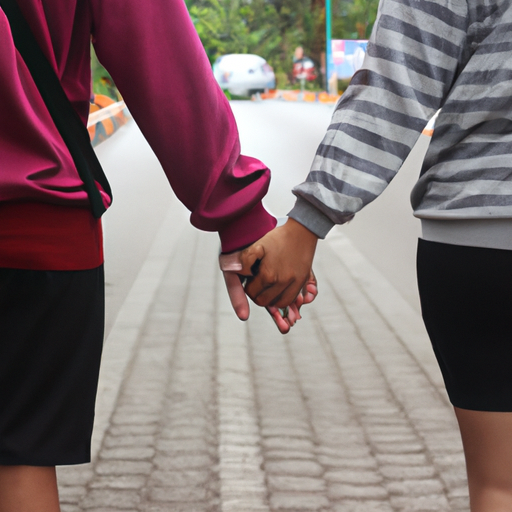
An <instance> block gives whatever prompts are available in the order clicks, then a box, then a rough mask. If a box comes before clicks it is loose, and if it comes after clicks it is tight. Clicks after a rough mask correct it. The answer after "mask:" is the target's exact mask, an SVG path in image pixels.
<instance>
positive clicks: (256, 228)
mask: <svg viewBox="0 0 512 512" xmlns="http://www.w3.org/2000/svg"><path fill="white" fill-rule="evenodd" d="M276 223H277V221H276V219H275V218H274V217H273V216H272V215H270V213H268V212H267V210H265V208H264V207H263V204H262V203H261V202H259V203H258V204H257V205H256V206H255V207H254V208H253V209H252V210H249V211H248V212H247V213H244V214H243V215H241V216H240V217H238V218H237V219H236V220H235V221H233V222H232V223H231V224H229V226H227V227H226V228H224V229H222V230H220V231H219V236H220V243H221V250H222V252H223V253H226V252H233V251H237V250H239V249H243V248H244V247H247V246H248V245H251V244H252V243H254V242H256V240H259V239H260V238H261V237H262V236H264V235H266V234H267V233H268V232H269V231H271V230H272V229H274V228H275V226H276Z"/></svg>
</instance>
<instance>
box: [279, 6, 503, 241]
mask: <svg viewBox="0 0 512 512" xmlns="http://www.w3.org/2000/svg"><path fill="white" fill-rule="evenodd" d="M438 109H442V110H441V112H440V115H439V118H438V119H437V122H436V129H435V132H434V136H433V138H432V142H431V144H430V147H429V150H428V152H427V155H426V157H425V161H424V164H423V168H422V171H421V175H420V178H419V180H418V182H417V183H416V185H415V187H414V189H413V191H412V194H411V201H412V206H413V209H414V214H415V215H416V216H417V217H420V218H422V219H488V218H492V219H503V218H512V156H511V155H512V4H511V0H435V1H430V0H381V2H380V6H379V12H378V17H377V21H376V23H375V26H374V30H373V33H372V36H371V38H370V42H369V44H368V52H367V56H366V59H365V61H364V64H363V68H362V69H361V70H359V71H358V72H357V73H356V74H355V75H354V77H353V79H352V81H351V84H350V86H349V88H348V89H347V91H346V92H345V93H344V94H343V96H342V97H341V99H340V101H339V103H338V104H337V106H336V109H335V112H334V115H333V118H332V122H331V125H330V126H329V128H328V130H327V133H326V135H325V137H324V139H323V141H322V143H321V144H320V146H319V148H318V151H317V154H316V156H315V159H314V161H313V164H312V168H311V171H310V173H309V175H308V177H307V179H306V181H305V182H304V183H302V184H301V185H299V186H297V187H295V188H294V190H293V192H294V194H295V195H296V196H297V197H298V199H297V203H296V205H295V207H294V208H293V210H292V211H291V212H290V214H289V215H290V216H291V217H293V218H295V219H296V220H298V221H299V222H301V223H302V224H304V225H305V226H306V227H308V228H309V229H310V230H311V231H313V232H315V233H316V234H317V235H319V236H320V237H324V236H325V235H326V234H327V232H328V231H329V229H330V228H331V227H332V226H333V225H334V224H340V223H343V222H345V221H347V220H348V219H350V218H351V217H352V216H353V215H354V213H356V212H357V211H358V210H360V209H361V208H362V207H363V206H365V205H366V204H367V203H369V202H370V201H373V200H374V199H375V198H376V197H377V196H378V195H379V194H380V193H381V192H382V191H383V190H384V189H385V188H386V186H387V185H388V183H389V182H390V181H391V180H392V179H393V177H394V176H395V174H396V172H397V171H398V170H399V169H400V167H401V166H402V164H403V162H404V160H405V159H406V157H407V155H408V154H409V152H410V151H411V148H412V147H413V146H414V144H415V142H416V141H417V139H418V137H419V135H420V133H421V132H422V130H423V128H424V127H425V125H426V123H427V121H428V120H429V119H430V118H431V117H432V116H433V114H434V113H435V112H436V111H437V110H438Z"/></svg>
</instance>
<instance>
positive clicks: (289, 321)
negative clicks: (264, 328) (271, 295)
mask: <svg viewBox="0 0 512 512" xmlns="http://www.w3.org/2000/svg"><path fill="white" fill-rule="evenodd" d="M240 261H241V252H240V251H238V252H236V253H231V254H221V255H220V256H219V264H220V268H221V270H222V272H223V275H224V280H225V283H226V288H227V291H228V295H229V299H230V301H231V305H232V306H233V309H234V311H235V313H236V315H237V316H238V318H239V319H240V320H247V319H248V318H249V303H248V301H247V296H246V294H245V291H244V288H243V285H242V282H241V280H240V276H239V274H238V272H241V269H242V264H241V262H240ZM317 293H318V288H317V282H316V278H315V275H314V274H313V271H310V275H309V278H308V280H307V282H306V284H305V285H304V287H303V289H302V290H301V292H300V293H299V295H298V296H297V298H296V299H295V301H294V302H293V303H292V304H290V306H289V307H287V308H285V309H284V310H280V309H279V308H277V307H275V306H269V307H267V308H266V309H267V311H268V312H269V314H270V316H271V317H272V319H273V320H274V322H275V324H276V326H277V328H278V329H279V331H280V332H281V333H282V334H286V333H287V332H288V331H289V330H290V328H291V327H293V326H294V325H295V322H296V321H297V320H300V318H301V315H300V312H299V310H300V308H301V306H302V305H303V304H309V303H310V302H312V301H313V300H314V299H315V297H316V295H317Z"/></svg>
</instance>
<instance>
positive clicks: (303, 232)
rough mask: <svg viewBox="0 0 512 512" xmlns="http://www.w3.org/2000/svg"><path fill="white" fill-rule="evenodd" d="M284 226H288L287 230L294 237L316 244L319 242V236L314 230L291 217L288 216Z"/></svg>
mask: <svg viewBox="0 0 512 512" xmlns="http://www.w3.org/2000/svg"><path fill="white" fill-rule="evenodd" d="M284 227H286V228H287V231H288V232H289V233H290V234H291V235H292V236H294V237H300V238H301V239H302V240H304V241H306V242H309V243H313V244H315V245H316V243H317V242H318V238H319V237H318V236H317V235H315V233H313V231H310V230H309V229H308V228H307V227H306V226H304V225H303V224H301V223H300V222H298V221H296V220H295V219H292V218H291V217H289V218H288V221H287V222H286V224H285V225H284Z"/></svg>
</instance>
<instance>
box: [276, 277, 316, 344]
mask: <svg viewBox="0 0 512 512" xmlns="http://www.w3.org/2000/svg"><path fill="white" fill-rule="evenodd" d="M317 295H318V286H317V282H316V277H315V274H314V273H313V271H312V270H311V272H310V276H309V279H308V281H307V282H306V284H305V285H304V287H303V288H302V291H301V292H300V293H299V295H297V298H296V299H295V302H293V303H292V304H290V305H289V306H288V307H287V308H285V309H284V310H283V309H280V308H278V307H276V306H268V307H267V308H266V309H267V311H268V312H269V313H270V316H271V317H272V319H273V320H274V322H275V324H276V326H277V328H278V329H279V331H280V332H281V333H282V334H286V333H287V332H288V331H289V330H290V328H291V327H293V326H294V325H295V322H296V321H297V320H300V319H301V318H302V317H301V314H300V308H301V307H302V306H303V305H304V304H309V303H310V302H313V301H314V300H315V298H316V296H317Z"/></svg>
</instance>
